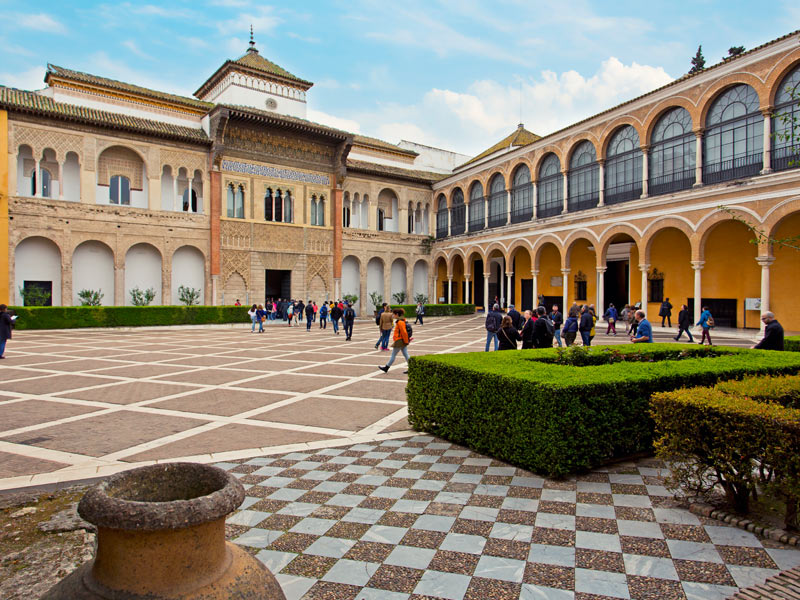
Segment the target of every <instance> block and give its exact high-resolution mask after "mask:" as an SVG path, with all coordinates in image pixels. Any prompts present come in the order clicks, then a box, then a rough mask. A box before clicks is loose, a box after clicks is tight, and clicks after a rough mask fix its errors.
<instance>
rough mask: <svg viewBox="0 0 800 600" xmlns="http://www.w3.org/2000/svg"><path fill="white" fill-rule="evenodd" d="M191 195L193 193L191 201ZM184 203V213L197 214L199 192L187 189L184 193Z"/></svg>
mask: <svg viewBox="0 0 800 600" xmlns="http://www.w3.org/2000/svg"><path fill="white" fill-rule="evenodd" d="M190 193H191V200H190V199H189V194H190ZM182 201H183V212H193V213H196V212H197V192H195V191H194V190H193V189H192V190H190V189H189V188H186V189H185V190H184V191H183V198H182Z"/></svg>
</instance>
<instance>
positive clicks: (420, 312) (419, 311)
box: [414, 302, 425, 325]
mask: <svg viewBox="0 0 800 600" xmlns="http://www.w3.org/2000/svg"><path fill="white" fill-rule="evenodd" d="M415 312H416V314H417V318H416V319H414V325H416V324H417V323H419V324H420V325H423V322H422V321H423V317H424V316H425V305H424V304H422V302H417V309H416V311H415Z"/></svg>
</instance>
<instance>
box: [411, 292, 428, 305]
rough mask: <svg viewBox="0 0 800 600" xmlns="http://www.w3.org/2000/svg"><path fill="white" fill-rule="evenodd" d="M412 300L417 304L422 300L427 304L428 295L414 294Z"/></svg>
mask: <svg viewBox="0 0 800 600" xmlns="http://www.w3.org/2000/svg"><path fill="white" fill-rule="evenodd" d="M414 302H415V303H417V304H419V303H420V302H422V304H427V303H428V297H427V296H426V295H425V294H416V295H415V296H414Z"/></svg>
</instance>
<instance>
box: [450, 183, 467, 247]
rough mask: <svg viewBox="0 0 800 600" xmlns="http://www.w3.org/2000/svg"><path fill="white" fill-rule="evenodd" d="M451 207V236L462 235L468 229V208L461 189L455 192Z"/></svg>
mask: <svg viewBox="0 0 800 600" xmlns="http://www.w3.org/2000/svg"><path fill="white" fill-rule="evenodd" d="M450 205H451V206H450V235H460V234H462V233H464V231H465V230H466V228H467V207H466V205H465V204H464V192H462V191H461V188H456V189H455V190H453V196H452V198H451V199H450Z"/></svg>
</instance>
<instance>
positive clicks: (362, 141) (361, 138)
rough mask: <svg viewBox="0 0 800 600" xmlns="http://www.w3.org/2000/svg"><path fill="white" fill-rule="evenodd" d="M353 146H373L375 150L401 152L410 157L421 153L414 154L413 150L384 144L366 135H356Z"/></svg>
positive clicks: (388, 143)
mask: <svg viewBox="0 0 800 600" xmlns="http://www.w3.org/2000/svg"><path fill="white" fill-rule="evenodd" d="M353 144H355V145H357V146H371V147H373V148H380V149H383V150H390V151H392V152H399V153H400V154H407V155H409V156H419V153H418V152H414V151H413V150H408V149H406V148H401V147H400V146H398V145H396V144H392V143H390V142H384V141H383V140H379V139H378V138H374V137H369V136H366V135H358V134H356V135H354V136H353Z"/></svg>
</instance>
